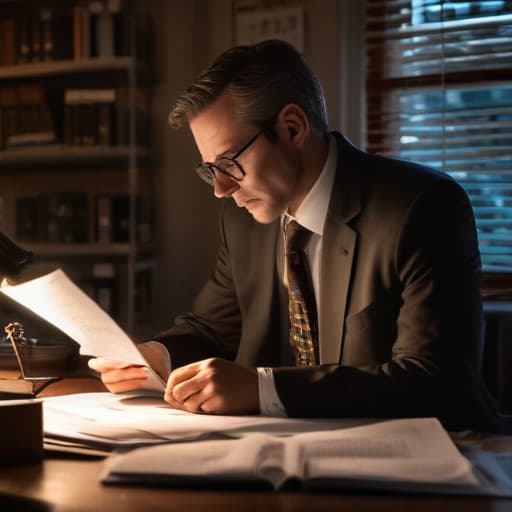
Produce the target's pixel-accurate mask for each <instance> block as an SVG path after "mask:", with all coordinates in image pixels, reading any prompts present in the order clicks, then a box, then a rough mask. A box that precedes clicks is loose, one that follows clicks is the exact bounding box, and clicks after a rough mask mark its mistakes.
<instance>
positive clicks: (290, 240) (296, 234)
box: [285, 220, 311, 254]
mask: <svg viewBox="0 0 512 512" xmlns="http://www.w3.org/2000/svg"><path fill="white" fill-rule="evenodd" d="M310 235H311V231H309V229H307V228H305V227H304V226H301V225H300V224H299V223H298V222H297V221H295V220H290V221H289V222H288V223H287V224H286V226H285V236H286V252H287V254H290V253H292V252H299V251H302V250H303V249H304V246H305V245H306V243H307V241H308V239H309V237H310Z"/></svg>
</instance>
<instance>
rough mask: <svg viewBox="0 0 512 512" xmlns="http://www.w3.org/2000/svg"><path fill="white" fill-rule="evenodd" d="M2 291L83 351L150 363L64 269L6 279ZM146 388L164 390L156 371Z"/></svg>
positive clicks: (150, 376)
mask: <svg viewBox="0 0 512 512" xmlns="http://www.w3.org/2000/svg"><path fill="white" fill-rule="evenodd" d="M0 292H2V293H3V294H5V295H7V296H8V297H9V298H11V299H12V300H14V301H16V302H18V303H19V304H21V305H22V306H24V307H26V308H28V309H30V310H31V311H33V312H34V313H36V314H37V315H39V316H40V317H42V318H44V319H45V320H46V321H47V322H50V323H51V324H52V325H54V326H55V327H57V328H58V329H60V330H61V331H62V332H64V333H65V334H67V335H68V336H69V337H70V338H72V339H73V340H75V341H76V342H77V343H78V344H79V345H80V353H81V354H82V355H89V356H95V357H100V356H101V357H105V358H108V359H112V360H115V361H121V362H124V363H126V365H130V364H141V365H144V366H148V367H149V365H148V363H147V361H146V359H145V358H144V356H143V355H142V354H141V352H140V351H139V350H138V348H137V346H136V345H135V343H133V341H132V340H131V339H130V338H129V337H128V335H127V334H126V333H125V332H124V331H123V330H122V329H121V327H119V325H117V323H116V322H114V320H113V319H112V318H111V317H110V316H109V315H108V314H107V313H106V312H105V311H104V310H103V309H102V308H101V307H100V306H99V305H98V304H96V302H94V301H93V300H92V299H91V298H90V297H88V296H87V295H86V294H85V293H84V292H83V291H82V290H81V289H80V288H79V287H78V286H76V285H75V284H74V283H73V282H72V281H71V280H70V279H69V278H68V277H67V276H66V274H65V273H64V272H63V271H62V270H60V269H59V270H55V271H53V272H50V273H49V274H46V275H43V276H41V277H37V278H35V279H32V280H30V281H27V282H25V283H22V284H17V285H12V284H10V283H9V282H8V281H7V279H4V280H3V281H2V283H1V284H0ZM145 388H146V389H151V390H154V391H162V392H163V391H164V390H165V384H164V382H163V381H162V379H161V378H160V377H159V376H158V375H157V374H156V373H155V372H153V371H151V372H150V374H149V377H148V379H147V380H146V383H145Z"/></svg>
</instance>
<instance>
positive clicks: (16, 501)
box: [0, 493, 53, 512]
mask: <svg viewBox="0 0 512 512" xmlns="http://www.w3.org/2000/svg"><path fill="white" fill-rule="evenodd" d="M52 509H53V506H52V505H51V504H50V503H47V502H45V501H42V500H36V499H32V498H24V497H23V496H11V495H9V494H5V493H0V510H5V512H8V511H11V510H12V511H16V512H18V511H20V512H50V511H51V510H52Z"/></svg>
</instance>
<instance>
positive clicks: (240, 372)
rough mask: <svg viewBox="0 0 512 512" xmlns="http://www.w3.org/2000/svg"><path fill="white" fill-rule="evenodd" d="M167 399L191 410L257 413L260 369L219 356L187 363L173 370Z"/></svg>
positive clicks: (174, 404)
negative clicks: (219, 357) (247, 366)
mask: <svg viewBox="0 0 512 512" xmlns="http://www.w3.org/2000/svg"><path fill="white" fill-rule="evenodd" d="M165 400H166V401H167V402H169V404H171V405H172V406H173V407H176V408H178V409H184V410H186V411H190V412H202V413H208V414H256V413H259V408H260V406H259V392H258V372H257V371H256V369H254V368H246V367H245V366H241V365H239V364H236V363H232V362H231V361H227V360H225V359H218V358H213V359H205V360H203V361H198V362H196V363H192V364H188V365H186V366H182V367H180V368H177V369H176V370H174V371H173V372H171V375H170V376H169V380H168V381H167V389H166V390H165Z"/></svg>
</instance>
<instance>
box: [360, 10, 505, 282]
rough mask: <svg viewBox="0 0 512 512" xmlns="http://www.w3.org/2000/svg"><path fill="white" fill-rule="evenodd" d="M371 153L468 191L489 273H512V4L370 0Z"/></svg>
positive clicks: (368, 146) (367, 31) (368, 135)
mask: <svg viewBox="0 0 512 512" xmlns="http://www.w3.org/2000/svg"><path fill="white" fill-rule="evenodd" d="M366 15H367V17H366V52H367V73H366V78H367V82H366V94H367V123H366V126H367V132H366V139H367V140H366V143H367V150H368V151H369V152H374V153H380V154H385V155H389V156H396V157H400V158H404V159H408V160H414V161H417V162H421V163H424V164H426V165H429V166H431V167H434V168H437V169H441V170H443V171H445V172H447V173H448V174H450V175H452V176H453V177H454V178H455V179H457V180H458V181H459V182H460V183H461V185H462V186H463V187H464V188H465V190H466V191H467V193H468V195H469V197H470V199H471V202H472V205H473V209H474V211H475V216H476V222H477V230H478V237H479V243H480V251H481V255H482V264H483V269H484V271H485V272H488V273H489V272H498V273H500V274H501V273H511V272H512V1H510V0H506V1H505V0H503V1H491V0H482V1H443V0H367V13H366Z"/></svg>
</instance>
